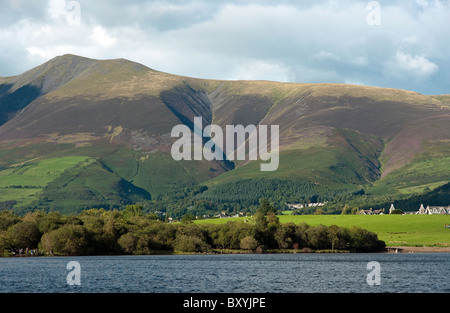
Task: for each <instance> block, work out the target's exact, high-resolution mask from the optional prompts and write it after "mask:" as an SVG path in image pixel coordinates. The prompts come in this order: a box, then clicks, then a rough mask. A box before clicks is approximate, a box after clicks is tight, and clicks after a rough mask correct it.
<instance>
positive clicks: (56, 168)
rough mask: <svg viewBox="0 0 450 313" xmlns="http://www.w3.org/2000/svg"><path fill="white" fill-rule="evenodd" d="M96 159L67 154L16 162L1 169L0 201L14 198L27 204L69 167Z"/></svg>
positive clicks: (84, 164) (22, 203)
mask: <svg viewBox="0 0 450 313" xmlns="http://www.w3.org/2000/svg"><path fill="white" fill-rule="evenodd" d="M93 161H95V159H94V158H88V157H85V156H67V157H61V158H59V157H58V158H49V159H42V160H34V161H30V162H26V163H20V164H15V165H14V166H11V167H9V168H8V169H5V170H3V171H0V201H8V200H13V201H17V203H18V204H21V205H27V204H30V203H32V202H33V201H36V200H37V199H38V195H39V194H40V193H41V192H42V191H43V189H44V188H45V187H46V186H47V184H49V183H50V182H52V181H54V180H55V179H56V178H58V177H59V176H60V175H62V174H63V173H64V171H66V170H67V169H70V168H72V167H75V166H86V165H89V164H91V163H92V162H93Z"/></svg>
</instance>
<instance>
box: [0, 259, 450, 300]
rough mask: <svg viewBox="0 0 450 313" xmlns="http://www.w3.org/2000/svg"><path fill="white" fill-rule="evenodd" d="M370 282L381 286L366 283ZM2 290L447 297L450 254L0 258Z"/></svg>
mask: <svg viewBox="0 0 450 313" xmlns="http://www.w3.org/2000/svg"><path fill="white" fill-rule="evenodd" d="M70 261H76V262H78V263H79V265H80V272H79V273H80V276H79V277H80V285H69V284H68V282H67V276H68V274H70V273H71V270H72V268H70V269H67V264H68V263H69V262H70ZM371 261H375V262H378V264H379V271H378V272H375V271H374V269H375V268H369V269H368V268H367V264H368V263H369V262H371ZM378 274H379V275H378ZM376 278H379V281H378V282H379V285H377V284H372V285H370V284H369V283H368V279H369V281H371V282H373V281H375V279H376ZM0 292H1V293H10V292H14V293H47V292H51V293H74V292H75V293H136V292H139V293H203V292H205V293H377V292H383V293H385V292H396V293H412V292H414V293H418V292H423V293H448V292H450V254H448V253H436V254H415V253H413V254H401V253H399V254H393V253H392V254H256V255H254V254H243V255H167V256H90V257H38V258H36V257H35V258H33V257H28V258H25V257H22V258H0Z"/></svg>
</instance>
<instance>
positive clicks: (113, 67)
mask: <svg viewBox="0 0 450 313" xmlns="http://www.w3.org/2000/svg"><path fill="white" fill-rule="evenodd" d="M194 117H202V120H203V121H204V126H206V125H209V124H217V125H219V126H220V127H222V128H225V126H226V125H239V124H241V125H244V126H246V125H250V124H251V125H256V126H258V125H279V129H280V132H279V138H280V139H279V140H280V162H279V164H280V166H279V168H278V170H277V171H274V172H268V173H262V172H260V171H259V170H258V169H259V161H236V162H234V163H233V164H231V163H230V162H221V161H216V160H214V161H205V160H201V161H175V160H173V159H172V158H171V155H170V147H171V145H172V143H173V141H174V139H173V138H171V130H172V128H173V127H174V126H176V125H180V124H184V125H186V126H188V127H190V128H192V127H193V121H194ZM448 125H450V101H449V97H448V95H447V96H446V95H442V96H425V95H422V94H418V93H415V92H411V91H405V90H396V89H387V88H376V87H366V86H355V85H345V84H299V83H279V82H270V81H221V80H207V79H196V78H190V77H184V76H177V75H171V74H167V73H163V72H159V71H156V70H153V69H150V68H148V67H145V66H143V65H141V64H138V63H135V62H131V61H128V60H124V59H115V60H93V59H88V58H84V57H79V56H75V55H64V56H59V57H56V58H54V59H52V60H50V61H48V62H46V63H44V64H42V65H40V66H38V67H36V68H33V69H31V70H29V71H27V72H25V73H23V74H21V75H18V76H15V77H1V78H0V145H1V147H2V149H1V151H2V152H1V153H0V191H1V192H0V204H1V203H3V207H10V208H14V209H20V208H22V209H29V208H54V209H61V210H63V209H64V208H65V210H66V211H70V210H72V209H73V210H80V209H85V208H90V207H99V206H103V207H113V206H114V205H113V204H114V203H116V204H117V205H123V204H129V203H136V202H145V201H149V200H150V199H156V198H157V197H160V196H161V195H163V194H164V193H166V192H168V191H173V190H178V189H180V188H185V187H188V186H196V185H206V186H209V188H210V190H209V192H211V190H213V189H214V188H219V186H224V184H230V183H238V182H246V181H248V180H249V179H250V180H252V179H253V180H255V179H268V180H274V179H276V180H281V181H285V182H305V183H310V184H313V185H315V186H327V188H328V187H330V188H336V190H337V189H342V190H359V189H361V188H364V189H365V190H371V191H372V192H374V193H380V194H382V193H394V194H395V193H409V192H413V191H414V190H421V189H423V188H430V187H431V188H435V187H437V186H440V185H442V184H445V183H446V182H448V181H449V179H450V168H449V167H448V166H449V165H448V164H450V162H449V161H450V157H449V155H450V153H449V152H450V137H449V132H448ZM317 192H318V193H320V191H317ZM280 201H281V200H280Z"/></svg>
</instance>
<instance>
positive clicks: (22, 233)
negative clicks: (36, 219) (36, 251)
mask: <svg viewBox="0 0 450 313" xmlns="http://www.w3.org/2000/svg"><path fill="white" fill-rule="evenodd" d="M8 234H9V237H10V239H11V244H12V245H13V246H14V247H16V248H30V249H33V248H37V246H38V244H39V241H40V239H41V233H40V231H39V228H38V226H37V224H36V223H33V222H20V223H17V224H15V225H13V226H11V227H10V228H9V230H8Z"/></svg>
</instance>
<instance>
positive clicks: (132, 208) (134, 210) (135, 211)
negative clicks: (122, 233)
mask: <svg viewBox="0 0 450 313" xmlns="http://www.w3.org/2000/svg"><path fill="white" fill-rule="evenodd" d="M143 209H144V207H143V206H142V205H138V204H133V205H127V206H125V209H124V210H123V211H122V215H123V217H124V218H125V219H129V218H131V217H133V216H141V215H142V210H143Z"/></svg>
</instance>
